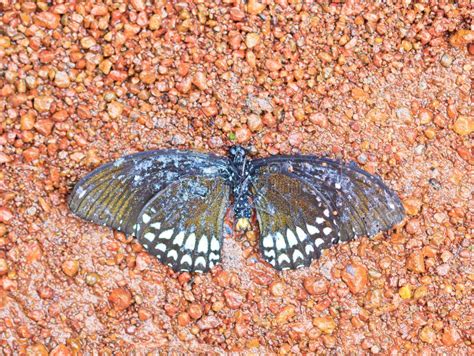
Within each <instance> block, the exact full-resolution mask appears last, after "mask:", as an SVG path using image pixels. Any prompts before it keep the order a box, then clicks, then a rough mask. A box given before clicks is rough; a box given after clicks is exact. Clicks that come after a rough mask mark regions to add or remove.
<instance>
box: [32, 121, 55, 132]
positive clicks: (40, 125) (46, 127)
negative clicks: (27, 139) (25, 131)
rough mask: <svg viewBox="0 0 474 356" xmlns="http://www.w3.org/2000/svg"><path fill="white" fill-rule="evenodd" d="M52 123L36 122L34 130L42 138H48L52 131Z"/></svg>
mask: <svg viewBox="0 0 474 356" xmlns="http://www.w3.org/2000/svg"><path fill="white" fill-rule="evenodd" d="M53 127H54V121H53V120H50V119H43V120H38V122H36V124H35V129H36V131H38V132H39V133H40V134H42V135H43V136H49V135H50V134H51V132H52V131H53Z"/></svg>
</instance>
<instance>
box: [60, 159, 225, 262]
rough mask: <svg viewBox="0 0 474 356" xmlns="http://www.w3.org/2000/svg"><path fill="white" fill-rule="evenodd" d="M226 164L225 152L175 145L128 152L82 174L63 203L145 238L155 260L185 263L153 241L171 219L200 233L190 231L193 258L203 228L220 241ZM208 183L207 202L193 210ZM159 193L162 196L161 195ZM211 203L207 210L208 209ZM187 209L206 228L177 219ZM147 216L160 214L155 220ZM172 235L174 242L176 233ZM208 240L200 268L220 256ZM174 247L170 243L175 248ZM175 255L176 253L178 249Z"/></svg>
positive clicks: (85, 215) (185, 216) (84, 215)
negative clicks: (153, 235)
mask: <svg viewBox="0 0 474 356" xmlns="http://www.w3.org/2000/svg"><path fill="white" fill-rule="evenodd" d="M229 167H230V164H229V160H228V159H227V158H225V157H219V156H215V155H211V154H202V153H196V152H187V151H178V150H162V151H148V152H143V153H137V154H133V155H129V156H125V157H123V158H120V159H118V160H117V161H115V162H112V163H109V164H106V165H104V166H101V167H99V168H97V169H96V170H94V171H93V172H92V173H90V174H89V175H87V176H85V177H84V178H82V179H81V180H80V181H79V182H78V183H77V184H76V186H75V187H74V190H73V191H72V194H71V195H70V197H69V207H70V209H71V211H72V212H73V213H75V214H76V215H78V216H79V217H81V218H84V219H86V220H89V221H92V222H95V223H97V224H101V225H104V226H109V227H112V228H114V229H117V230H119V231H123V232H125V233H126V234H130V235H131V234H134V235H135V236H137V237H138V238H139V241H141V242H142V243H146V244H147V246H146V247H147V248H149V249H150V251H151V252H152V253H156V254H157V257H158V258H159V259H160V260H162V261H163V262H165V263H168V264H171V266H172V267H173V269H175V270H180V269H186V267H185V264H184V262H185V261H186V260H187V259H185V260H184V261H181V260H182V258H181V259H180V260H179V261H178V260H175V261H174V262H172V261H171V260H170V258H172V257H173V256H174V253H172V254H170V255H168V253H166V254H163V253H161V252H162V251H160V248H161V246H162V245H160V244H159V243H158V242H159V241H160V240H161V239H162V238H163V237H165V236H167V234H169V232H168V233H166V234H164V235H162V233H163V232H164V231H161V230H163V229H165V228H166V227H167V226H168V227H169V228H171V225H170V224H171V223H173V224H176V225H175V229H176V231H177V229H178V225H180V224H181V225H180V226H186V228H187V230H186V232H189V233H193V232H194V230H193V229H201V230H199V231H198V230H196V232H194V234H197V233H198V232H199V233H200V235H199V236H198V235H196V251H195V252H196V253H195V255H192V256H193V258H194V257H195V258H196V260H197V259H198V258H199V257H203V256H201V255H199V253H200V252H201V251H202V248H201V249H199V246H200V245H199V242H200V241H198V239H199V237H200V236H204V235H203V234H206V238H208V239H211V237H215V238H217V240H218V243H219V246H220V242H221V239H222V225H223V215H222V209H223V208H224V207H225V206H226V205H227V204H228V195H229V194H228V192H229V187H228V186H227V185H226V184H224V182H227V184H229V183H228V182H229V178H228V177H229V174H230V171H229V169H230V168H229ZM209 184H215V185H216V186H213V188H212V189H209V190H207V191H206V194H205V195H206V196H205V198H206V201H207V204H208V205H207V206H208V208H207V209H205V208H204V207H203V209H202V210H196V204H197V201H198V200H199V197H203V196H202V194H204V193H203V192H204V190H203V189H204V188H205V187H207V186H208V185H209ZM184 187H185V188H184ZM206 189H207V188H206ZM217 192H219V194H217ZM173 194H181V196H177V197H174V198H173ZM186 194H187V195H186ZM193 194H194V195H193ZM200 194H201V195H200ZM165 196H166V197H167V199H168V200H167V201H165V200H164V197H165ZM216 205H219V207H220V209H214V208H215V206H216ZM211 207H212V209H213V210H210V208H211ZM164 208H166V209H169V210H172V211H171V212H170V213H173V214H174V215H172V216H165V215H164V213H163V209H164ZM160 212H161V215H160ZM191 212H193V213H194V215H193V216H192V217H193V219H194V221H199V220H200V219H201V220H202V223H204V222H206V221H207V222H210V223H209V226H208V228H207V230H205V229H202V226H201V225H202V223H201V225H199V224H196V226H195V227H191V226H190V225H189V224H187V225H186V224H184V223H183V219H188V218H189V214H190V213H191ZM213 214H218V215H216V216H214V215H213ZM147 216H150V221H149V224H146V223H147ZM153 217H156V218H159V219H161V220H160V221H155V220H153V219H152V218H153ZM165 218H168V219H169V220H165ZM159 223H161V224H162V229H161V230H160V229H157V228H156V227H157V226H158V224H159ZM198 225H199V226H198ZM168 230H169V229H168ZM165 231H166V230H165ZM152 232H156V234H157V235H156V237H157V240H156V241H154V240H153V241H147V240H150V235H149V234H151V233H152ZM184 232H185V231H184V230H183V233H184ZM146 233H148V235H146ZM160 236H161V238H160ZM147 237H148V239H147ZM170 237H171V236H170ZM187 237H188V239H187V240H183V243H184V245H186V243H187V244H188V245H187V246H188V247H189V246H190V245H191V240H189V235H188V236H187ZM173 241H174V242H178V241H179V239H178V240H173ZM213 241H214V240H209V244H210V245H209V249H208V255H207V256H206V257H205V259H206V263H205V264H204V265H200V266H201V267H199V268H200V269H201V270H207V269H208V268H209V266H211V265H212V263H211V261H212V262H213V263H215V261H218V260H219V259H220V248H219V249H218V251H217V249H214V250H212V247H215V246H216V243H215V242H214V244H212V242H213ZM155 242H156V243H155ZM160 243H162V242H160ZM184 245H183V248H184ZM173 246H174V245H173ZM201 246H202V242H201ZM175 247H176V246H174V247H173V248H174V249H175ZM178 250H179V246H178ZM178 250H176V249H175V251H176V252H178ZM211 252H212V253H213V254H211ZM179 255H180V256H181V255H182V253H180V254H179ZM215 255H217V256H218V258H216V257H215ZM181 257H182V256H181ZM197 261H202V259H201V258H199V260H197ZM181 262H183V263H181ZM193 262H194V261H193ZM197 266H198V265H195V264H193V265H192V266H188V268H189V269H190V270H194V269H197V268H198V267H197Z"/></svg>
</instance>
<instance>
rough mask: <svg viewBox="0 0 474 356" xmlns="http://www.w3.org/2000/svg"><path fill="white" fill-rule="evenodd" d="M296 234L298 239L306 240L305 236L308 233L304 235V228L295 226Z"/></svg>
mask: <svg viewBox="0 0 474 356" xmlns="http://www.w3.org/2000/svg"><path fill="white" fill-rule="evenodd" d="M296 234H297V235H298V238H299V239H300V241H301V242H303V241H304V240H306V238H307V237H308V235H306V233H305V232H304V230H303V229H302V228H301V227H299V226H297V227H296Z"/></svg>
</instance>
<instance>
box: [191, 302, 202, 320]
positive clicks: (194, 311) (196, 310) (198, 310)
mask: <svg viewBox="0 0 474 356" xmlns="http://www.w3.org/2000/svg"><path fill="white" fill-rule="evenodd" d="M188 313H189V316H190V317H191V318H193V319H194V320H196V319H199V318H200V317H201V316H202V307H201V306H200V305H199V304H191V305H190V306H189V308H188Z"/></svg>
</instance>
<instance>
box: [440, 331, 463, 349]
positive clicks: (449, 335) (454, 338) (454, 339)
mask: <svg viewBox="0 0 474 356" xmlns="http://www.w3.org/2000/svg"><path fill="white" fill-rule="evenodd" d="M460 341H461V335H459V332H458V331H457V329H456V328H455V327H453V326H450V327H447V328H445V329H444V332H443V336H441V342H442V343H443V345H444V346H454V345H457V344H459V342H460Z"/></svg>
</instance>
